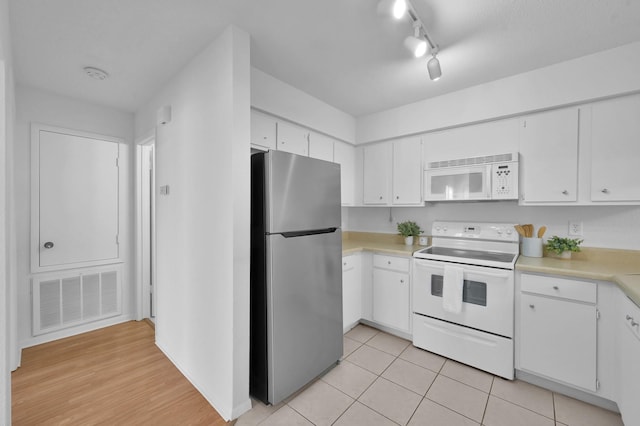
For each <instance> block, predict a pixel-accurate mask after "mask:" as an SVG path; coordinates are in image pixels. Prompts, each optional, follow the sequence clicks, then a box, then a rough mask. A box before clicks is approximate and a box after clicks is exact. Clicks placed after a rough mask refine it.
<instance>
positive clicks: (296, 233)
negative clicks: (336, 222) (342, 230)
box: [267, 228, 338, 238]
mask: <svg viewBox="0 0 640 426" xmlns="http://www.w3.org/2000/svg"><path fill="white" fill-rule="evenodd" d="M337 229H338V228H324V229H311V230H307V231H293V232H278V234H280V235H282V236H283V237H285V238H295V237H304V236H306V235H318V234H331V233H333V232H336V230H337ZM267 235H273V234H267Z"/></svg>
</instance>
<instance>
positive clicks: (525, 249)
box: [522, 237, 542, 257]
mask: <svg viewBox="0 0 640 426" xmlns="http://www.w3.org/2000/svg"><path fill="white" fill-rule="evenodd" d="M522 255H523V256H527V257H542V238H533V237H532V238H527V237H524V238H523V239H522Z"/></svg>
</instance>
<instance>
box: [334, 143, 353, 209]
mask: <svg viewBox="0 0 640 426" xmlns="http://www.w3.org/2000/svg"><path fill="white" fill-rule="evenodd" d="M333 160H334V162H336V163H338V164H340V188H341V191H342V205H343V206H352V205H354V204H355V188H354V181H355V163H356V149H355V147H354V146H353V145H350V144H348V143H344V142H339V141H335V142H334V144H333Z"/></svg>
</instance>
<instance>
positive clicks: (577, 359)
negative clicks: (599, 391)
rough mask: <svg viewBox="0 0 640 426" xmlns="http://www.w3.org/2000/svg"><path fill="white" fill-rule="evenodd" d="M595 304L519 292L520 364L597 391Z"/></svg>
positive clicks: (528, 369)
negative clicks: (520, 294) (520, 295)
mask: <svg viewBox="0 0 640 426" xmlns="http://www.w3.org/2000/svg"><path fill="white" fill-rule="evenodd" d="M596 334H597V331H596V307H595V306H594V305H586V304H583V303H577V302H571V301H568V300H562V299H552V298H548V297H542V296H534V295H530V294H522V297H521V299H520V342H519V345H520V367H521V368H522V369H523V370H527V371H530V372H533V373H537V374H541V375H544V376H547V377H549V378H550V379H553V380H558V381H562V382H565V383H568V384H571V385H574V386H578V387H581V388H583V389H588V390H591V391H595V390H596Z"/></svg>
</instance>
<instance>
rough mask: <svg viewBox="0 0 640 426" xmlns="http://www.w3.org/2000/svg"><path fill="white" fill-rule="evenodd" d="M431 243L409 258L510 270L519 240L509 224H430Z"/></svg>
mask: <svg viewBox="0 0 640 426" xmlns="http://www.w3.org/2000/svg"><path fill="white" fill-rule="evenodd" d="M432 235H433V243H432V245H431V246H430V247H427V248H424V249H422V250H418V251H416V252H415V253H414V254H413V256H414V257H416V258H420V259H429V260H434V261H444V262H454V263H462V264H466V265H476V266H489V267H494V268H503V269H514V266H515V262H516V260H517V258H518V253H519V245H518V242H519V238H518V234H517V233H516V232H515V229H514V227H513V224H509V223H477V222H474V223H469V222H439V221H437V222H434V223H433V227H432Z"/></svg>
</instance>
